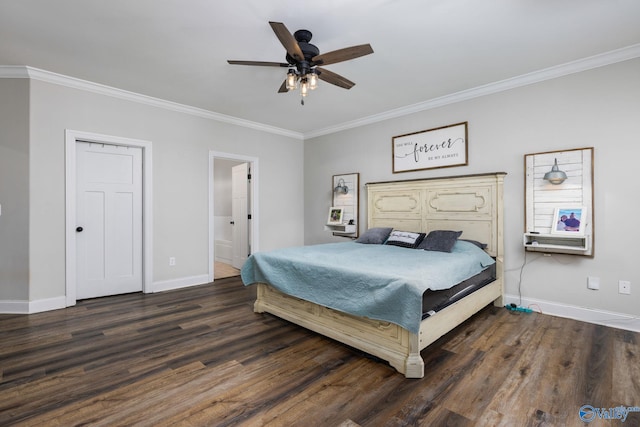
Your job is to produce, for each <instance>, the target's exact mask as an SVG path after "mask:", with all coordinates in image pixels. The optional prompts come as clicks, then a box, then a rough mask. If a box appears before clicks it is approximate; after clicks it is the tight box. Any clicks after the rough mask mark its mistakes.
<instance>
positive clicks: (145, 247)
mask: <svg viewBox="0 0 640 427" xmlns="http://www.w3.org/2000/svg"><path fill="white" fill-rule="evenodd" d="M80 141H81V142H93V143H98V144H109V145H121V146H129V147H140V148H142V218H143V219H142V270H143V271H142V291H143V292H144V293H151V292H153V203H152V194H153V187H152V176H153V174H152V171H153V168H152V161H151V160H152V155H151V142H149V141H143V140H138V139H129V138H122V137H117V136H110V135H100V134H96V133H90V132H82V131H76V130H70V129H67V130H65V157H66V158H65V160H66V161H65V173H66V184H65V204H66V214H65V226H66V229H65V255H66V263H65V271H66V283H65V286H66V306H67V307H69V306H72V305H75V304H76V283H77V277H76V231H75V229H76V185H77V177H76V162H77V160H76V143H77V142H80Z"/></svg>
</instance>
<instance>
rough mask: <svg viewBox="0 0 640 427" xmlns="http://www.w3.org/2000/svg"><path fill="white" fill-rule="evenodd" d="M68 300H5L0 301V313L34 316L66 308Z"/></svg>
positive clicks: (57, 298) (58, 298)
mask: <svg viewBox="0 0 640 427" xmlns="http://www.w3.org/2000/svg"><path fill="white" fill-rule="evenodd" d="M66 306H67V305H66V298H65V297H55V298H47V299H41V300H35V301H20V300H17V301H16V300H9V301H7V300H5V301H0V313H2V314H33V313H41V312H43V311H51V310H59V309H61V308H65V307H66Z"/></svg>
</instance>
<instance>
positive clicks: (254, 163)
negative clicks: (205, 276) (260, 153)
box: [209, 151, 260, 282]
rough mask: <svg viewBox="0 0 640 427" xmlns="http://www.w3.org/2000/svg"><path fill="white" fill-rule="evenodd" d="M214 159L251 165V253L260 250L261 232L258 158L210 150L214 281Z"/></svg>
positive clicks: (211, 255) (210, 214) (211, 260)
mask: <svg viewBox="0 0 640 427" xmlns="http://www.w3.org/2000/svg"><path fill="white" fill-rule="evenodd" d="M214 159H226V160H235V161H238V162H246V163H249V164H250V165H251V181H250V182H251V184H250V193H251V194H250V198H249V200H250V202H249V203H250V205H251V212H250V214H251V223H250V224H251V227H250V229H249V230H250V231H249V235H250V245H251V253H254V252H257V251H258V250H259V240H260V239H259V234H258V230H259V227H258V224H259V218H260V215H259V211H260V207H259V204H258V200H259V199H260V198H259V197H258V158H257V157H250V156H243V155H239V154H231V153H223V152H219V151H209V282H213V273H214V271H213V266H214V263H215V235H214V234H215V233H214V224H213V222H214V221H213V217H214V214H213V213H214V209H213V208H214V206H215V205H214V203H215V200H214V197H213V176H214V174H213V172H214V166H213V163H214V162H213V161H214Z"/></svg>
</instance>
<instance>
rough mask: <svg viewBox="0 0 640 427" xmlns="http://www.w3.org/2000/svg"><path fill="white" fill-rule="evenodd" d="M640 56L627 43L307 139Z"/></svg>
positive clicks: (315, 133)
mask: <svg viewBox="0 0 640 427" xmlns="http://www.w3.org/2000/svg"><path fill="white" fill-rule="evenodd" d="M638 57H640V43H639V44H635V45H631V46H627V47H624V48H621V49H616V50H612V51H610V52H606V53H602V54H599V55H594V56H589V57H587V58H582V59H578V60H576V61H571V62H567V63H565V64H561V65H556V66H553V67H549V68H544V69H542V70H538V71H533V72H531V73H527V74H523V75H521V76H517V77H513V78H509V79H505V80H500V81H497V82H494V83H489V84H486V85H482V86H478V87H475V88H471V89H467V90H463V91H460V92H456V93H452V94H449V95H445V96H441V97H438V98H433V99H430V100H427V101H424V102H419V103H417V104H412V105H408V106H406V107H400V108H396V109H394V110H389V111H386V112H384V113H380V114H374V115H371V116H368V117H363V118H361V119H357V120H353V121H350V122H345V123H342V124H339V125H337V126H331V127H327V128H324V129H318V130H314V131H311V132H306V133H305V134H304V139H305V140H306V139H310V138H315V137H318V136H322V135H328V134H332V133H336V132H340V131H344V130H348V129H353V128H356V127H360V126H365V125H369V124H373V123H377V122H381V121H384V120H389V119H394V118H397V117H401V116H406V115H408V114H413V113H417V112H420V111H425V110H430V109H433V108H438V107H443V106H445V105H450V104H455V103H457V102H461V101H467V100H470V99H473V98H478V97H481V96H485V95H491V94H494V93H498V92H503V91H506V90H510V89H515V88H518V87H522V86H527V85H530V84H534V83H539V82H543V81H545V80H551V79H555V78H558V77H563V76H566V75H569V74H575V73H580V72H582V71H587V70H591V69H594V68H599V67H604V66H607V65H611V64H615V63H618V62H623V61H627V60H630V59H635V58H638Z"/></svg>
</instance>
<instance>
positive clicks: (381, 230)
mask: <svg viewBox="0 0 640 427" xmlns="http://www.w3.org/2000/svg"><path fill="white" fill-rule="evenodd" d="M391 230H393V228H391V227H374V228H370V229H368V230H367V231H365V232H364V234H363V235H362V236H360V237H358V238H357V239H356V242H357V243H365V244H369V245H381V244H383V243H384V242H385V241H386V240H387V237H389V234H391Z"/></svg>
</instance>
